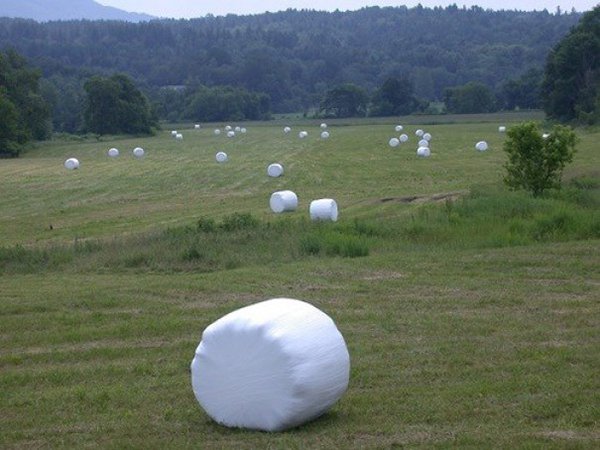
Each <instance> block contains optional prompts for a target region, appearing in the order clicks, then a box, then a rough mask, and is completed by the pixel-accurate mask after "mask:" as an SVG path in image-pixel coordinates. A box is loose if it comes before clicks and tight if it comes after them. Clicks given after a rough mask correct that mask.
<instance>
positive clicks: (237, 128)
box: [234, 127, 242, 133]
mask: <svg viewBox="0 0 600 450" xmlns="http://www.w3.org/2000/svg"><path fill="white" fill-rule="evenodd" d="M234 131H235V132H236V133H239V132H240V131H242V128H241V127H235V128H234Z"/></svg>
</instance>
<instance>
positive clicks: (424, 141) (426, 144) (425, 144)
mask: <svg viewBox="0 0 600 450" xmlns="http://www.w3.org/2000/svg"><path fill="white" fill-rule="evenodd" d="M419 147H429V141H428V140H427V139H421V140H420V141H419Z"/></svg>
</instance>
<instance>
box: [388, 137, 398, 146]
mask: <svg viewBox="0 0 600 450" xmlns="http://www.w3.org/2000/svg"><path fill="white" fill-rule="evenodd" d="M388 145H389V146H390V147H398V146H399V145H400V139H398V138H395V137H393V138H391V139H390V140H389V142H388Z"/></svg>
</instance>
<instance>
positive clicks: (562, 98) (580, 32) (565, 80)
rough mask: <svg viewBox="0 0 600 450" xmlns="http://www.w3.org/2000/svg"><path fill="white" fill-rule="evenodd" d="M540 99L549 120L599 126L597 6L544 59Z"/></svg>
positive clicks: (599, 21) (599, 9)
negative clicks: (596, 124)
mask: <svg viewBox="0 0 600 450" xmlns="http://www.w3.org/2000/svg"><path fill="white" fill-rule="evenodd" d="M542 98H543V102H544V110H545V111H546V114H548V117H550V118H552V119H557V120H560V121H571V120H578V121H581V122H585V123H590V124H591V123H598V122H600V6H596V7H595V8H594V9H593V10H592V11H589V12H588V13H586V14H585V15H584V16H583V17H582V19H581V22H580V23H579V25H578V26H577V27H575V28H574V29H573V30H572V31H571V32H570V33H569V34H568V35H567V36H566V37H565V38H564V39H563V40H561V41H560V42H559V43H558V45H557V46H556V47H555V48H554V49H553V50H552V52H550V54H549V55H548V59H547V62H546V68H545V74H544V82H543V85H542Z"/></svg>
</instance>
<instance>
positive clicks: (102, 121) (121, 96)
mask: <svg viewBox="0 0 600 450" xmlns="http://www.w3.org/2000/svg"><path fill="white" fill-rule="evenodd" d="M84 89H85V91H86V93H87V99H86V106H85V110H84V114H83V117H84V120H85V128H86V130H88V131H91V132H93V133H98V134H119V133H124V134H150V133H152V128H153V127H155V126H157V122H156V119H155V118H154V116H153V114H152V111H151V109H150V105H149V103H148V100H147V99H146V97H145V96H144V95H143V94H142V92H141V91H140V90H139V89H138V88H137V87H135V85H134V84H133V81H131V79H130V78H129V77H127V76H126V75H122V74H115V75H113V76H111V77H109V78H106V77H100V76H94V77H92V78H90V79H89V80H88V81H87V82H86V83H85V84H84Z"/></svg>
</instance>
